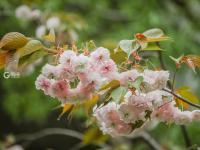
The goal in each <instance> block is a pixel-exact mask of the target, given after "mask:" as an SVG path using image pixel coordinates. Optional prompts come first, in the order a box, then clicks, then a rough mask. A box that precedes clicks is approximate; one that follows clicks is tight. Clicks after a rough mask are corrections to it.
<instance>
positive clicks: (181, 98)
mask: <svg viewBox="0 0 200 150" xmlns="http://www.w3.org/2000/svg"><path fill="white" fill-rule="evenodd" d="M163 91H165V92H168V93H170V94H172V95H173V96H175V97H177V98H178V99H180V100H182V101H183V102H185V103H187V104H189V105H191V106H193V107H196V108H199V109H200V105H198V104H194V103H192V102H190V101H189V100H187V99H185V98H183V97H181V96H180V95H178V94H176V93H174V92H173V91H171V90H169V89H166V88H164V89H163Z"/></svg>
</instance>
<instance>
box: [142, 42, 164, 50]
mask: <svg viewBox="0 0 200 150" xmlns="http://www.w3.org/2000/svg"><path fill="white" fill-rule="evenodd" d="M142 50H143V51H163V49H162V48H160V46H158V45H156V44H155V43H154V44H148V46H147V47H146V48H144V49H142Z"/></svg>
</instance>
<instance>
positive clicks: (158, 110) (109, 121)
mask: <svg viewBox="0 0 200 150" xmlns="http://www.w3.org/2000/svg"><path fill="white" fill-rule="evenodd" d="M172 100H173V97H172V96H171V95H170V94H168V93H166V92H164V91H162V90H156V91H152V92H149V93H145V94H144V93H136V94H132V93H131V92H130V91H129V92H127V94H126V95H125V97H124V102H122V103H120V104H117V103H115V102H111V103H108V104H107V105H105V106H103V107H99V108H96V109H94V116H95V118H96V119H97V121H98V124H99V125H100V128H101V130H102V131H103V132H104V133H107V134H110V135H111V136H118V135H123V136H131V135H132V134H134V133H135V132H139V131H140V130H141V129H143V128H144V127H146V126H147V125H148V123H150V122H154V120H155V121H157V120H158V121H159V122H165V123H175V124H188V123H191V122H192V121H200V110H194V111H182V110H180V109H179V108H178V107H176V106H175V105H174V104H173V102H172Z"/></svg>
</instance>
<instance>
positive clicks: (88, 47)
mask: <svg viewBox="0 0 200 150" xmlns="http://www.w3.org/2000/svg"><path fill="white" fill-rule="evenodd" d="M86 48H87V49H89V50H90V49H94V48H96V45H95V43H94V41H93V40H90V41H89V42H86Z"/></svg>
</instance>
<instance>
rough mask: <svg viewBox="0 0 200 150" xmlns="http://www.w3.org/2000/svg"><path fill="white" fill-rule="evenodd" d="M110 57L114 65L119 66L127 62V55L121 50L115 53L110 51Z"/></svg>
mask: <svg viewBox="0 0 200 150" xmlns="http://www.w3.org/2000/svg"><path fill="white" fill-rule="evenodd" d="M110 57H111V59H112V60H113V61H114V62H115V63H116V64H121V63H122V62H124V61H126V60H127V54H126V53H125V52H124V51H122V50H120V51H116V52H115V51H110Z"/></svg>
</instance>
